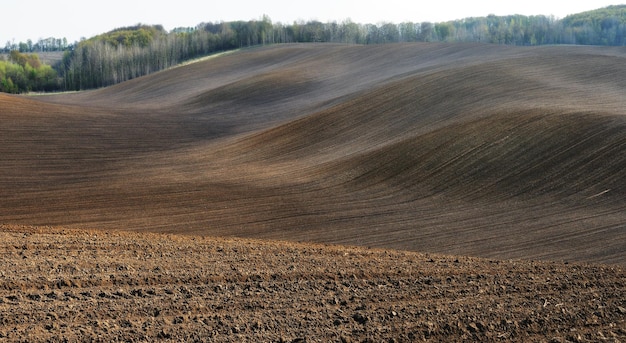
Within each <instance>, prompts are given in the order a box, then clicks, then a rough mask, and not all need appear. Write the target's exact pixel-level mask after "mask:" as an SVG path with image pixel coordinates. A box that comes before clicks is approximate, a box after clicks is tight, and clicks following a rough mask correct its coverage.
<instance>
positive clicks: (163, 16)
mask: <svg viewBox="0 0 626 343" xmlns="http://www.w3.org/2000/svg"><path fill="white" fill-rule="evenodd" d="M620 3H626V0H613V1H604V0H593V1H591V0H585V1H582V0H570V1H552V0H514V1H509V0H499V1H496V0H473V1H467V0H427V1H424V0H314V1H303V0H300V1H298V0H239V1H236V0H235V1H233V0H221V1H215V0H204V1H201V0H196V1H188V0H168V1H162V0H106V1H98V2H96V3H94V2H92V1H85V0H53V1H51V0H29V1H22V0H0V45H1V46H4V45H5V44H6V42H7V41H11V42H12V41H15V43H19V42H26V40H28V39H32V40H33V41H34V42H36V41H37V40H38V39H41V38H48V37H54V38H67V40H68V41H69V42H74V41H78V40H80V39H81V38H82V37H84V38H89V37H92V36H95V35H98V34H100V33H104V32H108V31H111V30H113V29H115V28H119V27H124V26H131V25H135V24H138V23H142V24H150V25H153V24H161V25H163V27H164V28H165V29H166V30H172V29H174V28H177V27H193V26H196V25H197V24H199V23H201V22H220V21H234V20H251V19H260V18H261V17H262V16H263V15H264V14H265V15H268V16H269V17H270V18H271V19H272V21H273V22H274V23H276V22H282V23H289V24H290V23H293V22H294V21H301V20H302V21H309V20H319V21H321V22H332V21H337V22H342V21H344V20H346V19H350V20H352V21H353V22H356V23H361V24H378V23H382V22H391V23H401V22H406V21H411V22H416V23H419V22H425V21H429V22H442V21H448V20H455V19H462V18H467V17H480V16H487V15H489V14H495V15H509V14H523V15H539V14H543V15H554V16H555V17H556V18H564V17H565V16H567V15H569V14H573V13H578V12H583V11H587V10H592V9H597V8H601V7H605V6H608V5H618V4H620Z"/></svg>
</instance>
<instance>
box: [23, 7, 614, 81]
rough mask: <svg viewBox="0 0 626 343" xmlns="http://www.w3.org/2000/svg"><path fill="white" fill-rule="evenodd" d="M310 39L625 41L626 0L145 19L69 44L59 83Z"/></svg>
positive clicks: (113, 77)
mask: <svg viewBox="0 0 626 343" xmlns="http://www.w3.org/2000/svg"><path fill="white" fill-rule="evenodd" d="M308 42H329V43H342V44H384V43H393V42H483V43H491V44H508V45H543V44H593V45H613V46H626V5H620V6H609V7H606V8H602V9H598V10H594V11H588V12H583V13H579V14H576V15H572V16H568V17H566V18H564V19H562V20H557V19H556V18H554V17H552V16H542V15H539V16H523V15H510V16H495V15H489V16H487V17H478V18H465V19H461V20H455V21H449V22H441V23H430V22H422V23H412V22H404V23H400V24H393V23H379V24H358V23H354V22H352V21H351V20H345V21H343V22H340V23H338V22H330V23H322V22H319V21H308V22H304V21H300V22H294V23H292V24H283V23H280V22H278V23H274V22H272V20H271V19H270V18H269V17H268V16H263V17H262V18H261V19H259V20H250V21H234V22H217V23H214V22H213V23H212V22H209V23H200V24H198V25H196V26H195V27H187V28H176V29H174V30H172V31H170V32H167V31H166V30H165V29H163V27H162V26H160V25H155V26H148V25H140V24H139V25H136V26H131V27H125V28H119V29H116V30H113V31H111V32H108V33H105V34H102V35H99V36H96V37H93V38H90V39H87V40H82V41H81V42H78V43H75V44H71V45H69V46H68V47H69V49H68V50H66V52H65V56H64V58H63V62H62V63H61V64H60V65H59V66H58V67H57V69H58V70H59V74H60V80H61V82H59V86H58V87H59V88H61V89H64V90H82V89H89V88H98V87H105V86H109V85H113V84H116V83H119V82H123V81H126V80H130V79H133V78H136V77H139V76H142V75H146V74H150V73H152V72H156V71H159V70H163V69H165V68H169V67H171V66H174V65H177V64H179V63H181V62H184V61H186V60H189V59H193V58H197V57H200V56H206V55H208V54H211V53H215V52H219V51H226V50H232V49H237V48H242V47H250V46H255V45H264V44H280V43H308ZM57 45H58V44H57ZM27 46H28V44H27Z"/></svg>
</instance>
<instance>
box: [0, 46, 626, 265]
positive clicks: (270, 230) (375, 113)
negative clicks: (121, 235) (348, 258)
mask: <svg viewBox="0 0 626 343" xmlns="http://www.w3.org/2000/svg"><path fill="white" fill-rule="evenodd" d="M625 58H626V51H624V49H621V48H606V47H602V48H600V47H582V46H541V47H507V46H492V45H482V44H435V43H418V44H393V45H376V46H350V45H332V44H320V45H316V44H310V45H309V44H305V45H299V44H293V45H277V46H268V47H258V48H251V49H244V50H240V51H237V52H233V53H228V54H223V55H219V56H216V57H214V58H211V59H207V60H204V61H201V62H198V63H193V64H189V65H186V66H180V67H177V68H173V69H170V70H167V71H163V72H160V73H156V74H152V75H149V76H146V77H142V78H138V79H134V80H131V81H129V82H125V83H122V84H118V85H116V86H112V87H108V88H104V89H99V90H94V91H88V92H81V93H70V94H59V95H48V96H37V97H28V96H21V97H20V96H9V95H0V156H2V161H1V163H0V223H5V224H22V225H39V226H45V225H50V226H64V227H70V228H94V229H121V230H131V231H148V232H161V233H177V234H189V235H205V236H238V237H248V238H261V239H268V240H288V241H306V242H319V243H333V244H344V245H360V246H370V247H381V248H395V249H405V250H414V251H419V252H431V253H444V254H454V255H471V256H479V257H488V258H497V259H542V260H568V261H581V262H600V263H612V264H621V265H623V264H624V261H626V200H625V199H626V197H625V196H626V182H624V179H625V177H626V112H625V111H624V108H626V96H624V95H625V90H626V63H624V62H625Z"/></svg>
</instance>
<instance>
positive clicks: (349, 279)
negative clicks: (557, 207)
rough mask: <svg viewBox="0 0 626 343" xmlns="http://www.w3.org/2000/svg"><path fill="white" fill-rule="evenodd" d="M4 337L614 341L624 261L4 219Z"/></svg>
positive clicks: (0, 293) (619, 332)
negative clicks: (506, 256)
mask: <svg viewBox="0 0 626 343" xmlns="http://www.w3.org/2000/svg"><path fill="white" fill-rule="evenodd" d="M0 242H1V243H0V256H1V257H0V265H1V268H0V269H1V271H2V279H1V280H0V321H1V322H0V337H1V339H2V340H3V341H11V342H14V341H29V342H37V341H49V342H60V341H69V342H94V341H96V342H110V341H116V340H120V341H198V342H235V341H237V342H317V341H323V342H382V341H384V342H414V341H421V340H424V339H426V340H429V341H445V342H450V341H463V340H464V341H483V342H485V341H493V342H504V341H506V342H509V341H517V342H529V341H550V342H566V341H571V342H588V341H607V342H619V341H623V340H624V339H626V300H625V299H626V284H625V282H626V273H625V272H624V270H623V269H622V268H619V267H608V266H598V265H582V264H563V263H546V262H530V261H499V260H487V259H478V258H457V257H450V256H443V255H429V254H419V253H413V252H404V251H395V250H378V249H366V248H355V247H342V246H325V245H313V244H296V243H281V242H267V241H253V240H244V239H227V238H208V237H189V236H187V237H183V236H173V235H158V234H134V233H121V232H111V231H96V230H92V231H85V230H82V231H81V230H70V229H59V228H32V227H14V226H2V227H0Z"/></svg>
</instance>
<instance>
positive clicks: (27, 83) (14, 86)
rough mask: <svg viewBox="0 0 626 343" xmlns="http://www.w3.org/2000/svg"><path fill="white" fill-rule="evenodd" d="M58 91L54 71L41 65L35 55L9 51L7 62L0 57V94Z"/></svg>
mask: <svg viewBox="0 0 626 343" xmlns="http://www.w3.org/2000/svg"><path fill="white" fill-rule="evenodd" d="M58 89H59V80H58V75H57V72H56V70H54V69H52V67H51V66H49V65H46V64H43V63H41V61H40V60H39V56H38V55H37V54H22V53H20V52H19V51H17V50H13V51H11V53H10V54H9V55H8V60H5V59H4V57H1V56H0V92H4V93H23V92H49V91H54V90H58Z"/></svg>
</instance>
